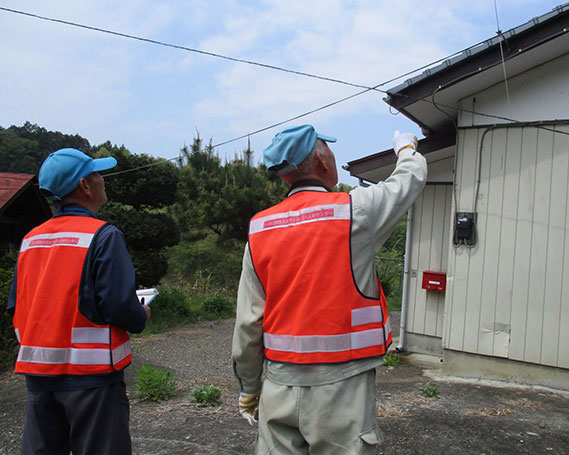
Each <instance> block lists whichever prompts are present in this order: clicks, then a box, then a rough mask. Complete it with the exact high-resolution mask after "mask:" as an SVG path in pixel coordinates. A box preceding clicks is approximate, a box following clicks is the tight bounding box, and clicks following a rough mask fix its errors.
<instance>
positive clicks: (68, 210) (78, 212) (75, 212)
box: [54, 205, 97, 218]
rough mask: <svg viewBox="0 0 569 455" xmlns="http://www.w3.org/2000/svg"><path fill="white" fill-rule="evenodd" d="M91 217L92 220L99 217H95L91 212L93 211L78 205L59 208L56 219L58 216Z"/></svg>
mask: <svg viewBox="0 0 569 455" xmlns="http://www.w3.org/2000/svg"><path fill="white" fill-rule="evenodd" d="M68 215H71V216H90V217H92V218H97V215H95V214H94V213H93V212H91V210H88V209H86V208H84V207H80V206H78V205H62V206H59V208H58V209H57V212H55V215H54V217H57V216H68Z"/></svg>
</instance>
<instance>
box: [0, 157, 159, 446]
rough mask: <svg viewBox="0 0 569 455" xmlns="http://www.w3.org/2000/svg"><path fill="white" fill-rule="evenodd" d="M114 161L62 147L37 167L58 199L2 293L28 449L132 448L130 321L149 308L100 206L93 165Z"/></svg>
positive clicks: (136, 326) (133, 325)
mask: <svg viewBox="0 0 569 455" xmlns="http://www.w3.org/2000/svg"><path fill="white" fill-rule="evenodd" d="M116 164H117V162H116V160H115V159H114V158H112V157H108V158H99V159H92V158H91V157H89V156H87V155H85V154H84V153H82V152H80V151H79V150H75V149H61V150H58V151H57V152H55V153H52V154H50V155H49V156H48V157H47V159H46V160H45V161H44V163H43V164H42V167H41V169H40V172H39V185H40V189H41V190H42V191H43V192H44V193H45V194H47V195H48V196H49V197H51V198H53V199H54V200H55V201H56V204H57V206H58V209H57V213H56V214H55V216H54V217H53V218H51V219H50V220H48V221H46V222H45V223H43V224H42V225H40V226H38V227H36V228H34V229H32V231H31V232H29V233H28V234H27V235H26V236H25V237H24V240H23V241H22V245H21V248H20V253H19V255H18V265H17V269H16V275H15V277H14V281H13V284H12V288H11V289H10V296H9V299H8V309H11V310H12V311H14V328H15V330H16V335H17V337H18V341H19V342H20V352H19V354H18V359H17V360H16V368H15V371H16V373H19V374H24V375H25V376H26V385H27V388H28V400H27V407H26V423H25V426H24V435H23V441H22V454H24V455H28V454H39V453H42V454H43V453H45V454H67V453H69V452H70V451H71V452H73V453H74V454H95V453H98V454H105V455H111V454H116V455H119V454H120V455H128V454H130V453H131V440H130V433H129V403H128V398H127V395H126V388H125V383H124V373H123V370H124V368H126V367H127V366H128V365H129V364H130V362H131V357H132V354H131V351H130V345H129V335H128V333H127V331H128V332H134V333H138V332H141V331H142V330H144V328H145V326H146V321H147V319H148V317H150V309H149V308H148V307H145V306H143V305H141V304H140V302H139V301H138V298H137V296H136V286H135V271H134V267H133V265H132V262H131V259H130V256H129V254H128V252H127V249H126V244H125V241H124V237H123V235H122V233H121V232H120V231H119V230H118V229H117V228H116V227H114V226H113V225H111V224H108V223H106V222H105V221H102V220H100V219H98V218H97V216H96V213H97V211H98V210H99V208H100V207H101V206H102V205H104V204H105V203H106V202H107V195H106V193H105V183H104V181H103V177H102V176H101V175H100V174H99V172H100V171H104V170H107V169H110V168H112V167H114V166H116Z"/></svg>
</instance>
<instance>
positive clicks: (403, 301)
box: [395, 206, 413, 351]
mask: <svg viewBox="0 0 569 455" xmlns="http://www.w3.org/2000/svg"><path fill="white" fill-rule="evenodd" d="M412 223H413V206H411V207H409V210H407V229H406V231H405V255H404V259H403V290H402V292H401V320H400V322H399V344H398V345H397V347H396V348H395V350H396V351H403V350H404V349H403V346H404V343H403V341H404V338H405V322H406V320H407V288H408V287H409V286H408V281H409V262H411V226H412Z"/></svg>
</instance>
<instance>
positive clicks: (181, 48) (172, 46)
mask: <svg viewBox="0 0 569 455" xmlns="http://www.w3.org/2000/svg"><path fill="white" fill-rule="evenodd" d="M0 10H2V11H7V12H10V13H15V14H21V15H23V16H29V17H33V18H35V19H41V20H44V21H50V22H57V23H59V24H64V25H70V26H72V27H79V28H84V29H87V30H92V31H96V32H101V33H107V34H109V35H115V36H120V37H122V38H128V39H133V40H137V41H143V42H146V43H151V44H156V45H158V46H164V47H171V48H173V49H180V50H183V51H187V52H195V53H198V54H203V55H208V56H210V57H216V58H221V59H224V60H229V61H231V62H237V63H246V64H248V65H254V66H260V67H263V68H268V69H272V70H276V71H282V72H285V73H292V74H297V75H299V76H305V77H311V78H314V79H320V80H324V81H329V82H336V83H337V84H344V85H349V86H351V87H356V88H365V89H369V88H370V87H368V86H366V85H361V84H355V83H352V82H347V81H343V80H341V79H334V78H331V77H326V76H319V75H316V74H311V73H306V72H304V71H296V70H291V69H287V68H282V67H280V66H276V65H269V64H267V63H260V62H255V61H252V60H245V59H241V58H236V57H229V56H227V55H222V54H217V53H215V52H209V51H203V50H201V49H194V48H191V47H186V46H180V45H178V44H171V43H166V42H164V41H158V40H153V39H150V38H143V37H140V36H135V35H130V34H128V33H121V32H115V31H113V30H108V29H104V28H100V27H93V26H90V25H84V24H79V23H77V22H71V21H66V20H63V19H55V18H53V17H47V16H40V15H39V14H33V13H28V12H25V11H19V10H15V9H10V8H5V7H2V6H0ZM372 90H373V89H372Z"/></svg>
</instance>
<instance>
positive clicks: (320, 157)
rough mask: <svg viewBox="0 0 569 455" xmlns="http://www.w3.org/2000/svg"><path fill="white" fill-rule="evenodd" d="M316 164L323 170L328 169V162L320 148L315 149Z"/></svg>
mask: <svg viewBox="0 0 569 455" xmlns="http://www.w3.org/2000/svg"><path fill="white" fill-rule="evenodd" d="M315 158H316V166H317V167H318V168H319V169H321V170H322V171H324V172H327V171H328V164H327V163H326V158H325V157H324V154H323V153H322V152H321V151H320V150H316V156H315Z"/></svg>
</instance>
